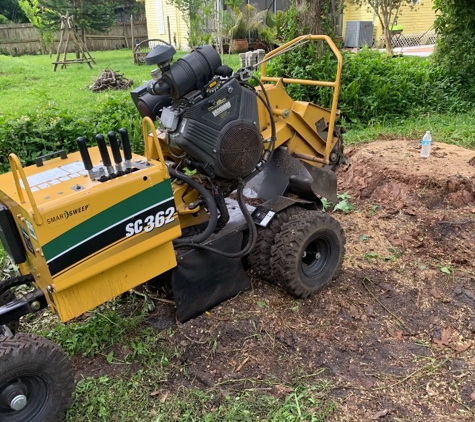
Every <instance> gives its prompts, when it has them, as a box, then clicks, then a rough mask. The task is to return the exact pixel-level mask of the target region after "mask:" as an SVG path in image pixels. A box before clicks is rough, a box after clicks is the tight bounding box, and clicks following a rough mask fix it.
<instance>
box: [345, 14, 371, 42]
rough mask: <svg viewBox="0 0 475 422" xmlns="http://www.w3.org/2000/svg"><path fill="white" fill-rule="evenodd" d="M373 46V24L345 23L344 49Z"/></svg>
mask: <svg viewBox="0 0 475 422" xmlns="http://www.w3.org/2000/svg"><path fill="white" fill-rule="evenodd" d="M365 45H367V46H368V47H371V46H372V45H373V22H369V21H348V22H346V32H345V47H358V48H361V47H364V46H365Z"/></svg>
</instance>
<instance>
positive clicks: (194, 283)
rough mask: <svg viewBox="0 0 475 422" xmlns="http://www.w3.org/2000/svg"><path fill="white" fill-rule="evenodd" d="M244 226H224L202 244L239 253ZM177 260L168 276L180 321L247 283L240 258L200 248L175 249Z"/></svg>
mask: <svg viewBox="0 0 475 422" xmlns="http://www.w3.org/2000/svg"><path fill="white" fill-rule="evenodd" d="M244 228H246V226H245V225H244V226H241V227H240V228H234V229H232V230H229V229H228V227H226V228H225V229H224V230H223V231H221V232H219V233H218V234H217V235H214V236H212V237H211V240H209V241H208V242H205V243H204V244H205V245H207V246H210V247H212V248H215V249H218V250H220V251H224V252H233V253H235V252H239V251H240V250H241V249H242V243H243V232H242V230H243V229H244ZM226 229H228V230H226ZM177 261H178V265H177V267H175V268H174V269H173V270H171V271H170V272H169V274H168V275H169V276H171V283H172V288H173V295H174V297H175V305H176V309H177V318H178V321H180V322H186V321H188V320H190V319H192V318H195V317H196V316H198V315H201V314H202V313H203V312H205V311H207V310H209V309H211V308H213V307H214V306H216V305H218V304H220V303H221V302H224V301H225V300H227V299H230V298H231V297H234V296H236V295H237V294H238V293H240V292H242V291H244V290H247V289H249V288H250V286H251V280H250V279H249V277H248V276H247V274H246V272H245V271H244V268H243V266H242V263H241V259H240V258H227V257H224V256H222V255H219V254H217V253H215V252H211V251H206V250H203V249H189V250H185V249H178V250H177Z"/></svg>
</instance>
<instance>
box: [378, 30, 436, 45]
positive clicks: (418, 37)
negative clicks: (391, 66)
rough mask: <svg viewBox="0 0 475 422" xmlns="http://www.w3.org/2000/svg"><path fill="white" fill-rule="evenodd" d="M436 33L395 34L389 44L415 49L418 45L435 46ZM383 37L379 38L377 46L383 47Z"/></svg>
mask: <svg viewBox="0 0 475 422" xmlns="http://www.w3.org/2000/svg"><path fill="white" fill-rule="evenodd" d="M436 41H437V33H436V32H435V31H427V32H419V33H417V34H404V33H402V34H396V35H393V37H392V40H391V43H392V46H393V48H395V47H417V46H420V45H428V44H435V43H436ZM384 44H385V41H384V37H383V36H382V37H380V38H379V46H380V47H381V48H383V47H384Z"/></svg>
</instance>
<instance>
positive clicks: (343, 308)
mask: <svg viewBox="0 0 475 422" xmlns="http://www.w3.org/2000/svg"><path fill="white" fill-rule="evenodd" d="M348 153H349V158H350V160H349V164H348V165H347V166H346V167H345V168H342V169H341V171H340V175H339V179H340V186H339V190H340V192H349V193H350V194H351V195H352V196H353V198H352V199H351V200H350V201H351V202H352V204H353V205H354V206H355V208H356V210H355V211H353V212H351V213H349V214H341V213H338V214H334V216H335V217H336V218H338V219H339V220H340V221H341V223H342V225H343V227H344V229H345V233H346V237H347V253H346V256H345V260H344V265H343V269H342V271H341V273H340V274H339V276H338V278H337V279H336V280H335V281H334V283H332V284H331V285H330V286H328V287H327V288H326V289H324V290H323V291H322V292H320V293H319V294H318V295H316V296H315V297H313V298H310V299H305V300H296V299H294V298H292V297H291V296H289V295H288V294H286V293H284V292H283V291H281V290H280V289H278V288H277V287H275V286H271V285H268V284H265V283H263V282H261V281H260V280H259V279H257V278H256V277H253V289H252V290H251V291H249V292H244V293H242V294H241V295H239V296H238V297H236V298H234V299H232V300H230V301H227V302H226V303H223V304H222V305H220V306H218V307H216V308H215V309H213V310H211V311H210V312H208V313H206V314H205V315H202V316H200V317H198V318H196V319H194V320H192V321H189V322H188V323H186V324H178V325H177V326H176V328H175V329H174V330H172V331H171V332H170V331H164V332H162V335H163V336H164V337H165V339H166V341H167V342H168V343H169V344H170V346H172V347H173V348H174V350H177V351H179V352H178V353H177V357H176V358H174V359H172V360H171V362H170V364H171V366H172V368H173V371H171V372H170V373H171V374H173V375H172V376H171V377H170V379H168V380H167V381H166V382H164V383H163V384H161V388H163V390H164V392H165V391H172V392H173V391H176V390H177V389H178V388H179V387H181V386H185V387H186V386H194V387H199V388H203V389H208V388H214V389H215V391H217V392H218V393H220V394H217V395H216V396H215V397H217V398H216V400H217V404H216V405H218V404H219V403H218V402H219V400H220V398H219V397H222V398H223V400H224V397H225V396H226V395H227V394H228V393H229V392H232V391H235V390H239V391H242V390H249V391H254V392H255V393H256V394H273V395H277V396H282V397H285V396H287V395H288V393H289V391H292V390H291V389H290V388H294V387H295V386H296V385H298V384H305V385H311V384H313V383H315V382H317V381H318V380H321V379H326V380H328V381H329V382H330V383H331V389H330V392H329V397H328V398H329V399H330V400H334V401H336V403H337V406H336V410H335V411H334V412H333V414H332V415H331V416H330V417H329V419H328V420H329V421H369V420H384V421H411V422H418V421H420V422H422V421H424V422H426V421H448V420H460V421H473V420H474V416H475V375H474V369H473V368H475V264H474V261H473V251H474V250H475V197H474V192H475V167H474V166H473V164H472V163H471V161H473V157H474V156H475V153H474V152H473V151H469V150H464V149H461V148H457V147H455V146H450V145H442V144H435V145H434V147H433V150H432V155H431V156H430V158H428V159H422V158H420V157H419V150H418V142H414V141H407V140H403V141H398V140H394V141H384V142H383V141H381V142H375V143H371V144H367V145H360V146H357V147H354V148H352V149H351V150H349V151H348ZM157 306H159V307H160V306H161V307H162V308H164V309H165V310H164V311H163V313H162V314H159V315H157V314H156V315H155V316H154V317H153V318H152V319H151V320H150V321H149V324H150V325H152V326H154V325H155V326H156V327H157V328H158V329H159V328H163V327H165V328H167V327H168V326H169V324H171V323H173V319H172V317H171V316H170V313H169V310H170V309H171V308H170V307H167V306H166V305H163V304H159V305H157Z"/></svg>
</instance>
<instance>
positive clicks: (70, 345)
mask: <svg viewBox="0 0 475 422" xmlns="http://www.w3.org/2000/svg"><path fill="white" fill-rule="evenodd" d="M143 319H144V316H143V315H141V314H138V315H125V316H124V315H122V314H120V313H119V312H118V311H117V310H116V309H115V306H114V302H108V303H107V304H105V305H102V306H101V307H99V308H97V309H96V310H94V311H93V312H92V313H91V315H90V316H88V317H87V319H86V320H85V321H78V322H70V323H68V324H62V323H59V324H57V325H56V326H55V327H54V328H53V329H52V330H50V331H49V332H48V333H43V334H46V337H48V338H49V339H51V340H52V341H54V342H55V343H58V344H59V345H60V346H61V347H62V348H63V349H64V351H65V352H66V353H67V354H68V355H70V356H75V355H82V356H89V357H94V356H97V355H98V354H104V353H105V352H107V351H108V349H110V348H111V347H112V346H114V345H115V344H118V343H120V344H123V343H124V339H125V336H127V335H130V334H132V333H133V332H134V330H135V329H136V328H137V327H138V325H139V324H140V323H141V322H143ZM133 342H134V340H132V343H133ZM135 342H136V344H137V343H143V340H140V338H139V337H138V336H137V337H136V338H135ZM125 343H126V342H125ZM148 343H149V341H148ZM135 348H136V349H137V348H138V346H136V347H135ZM142 348H143V346H142ZM138 354H140V353H139V352H138V351H133V352H132V354H131V355H132V356H131V357H132V359H135V358H136V356H137V355H138Z"/></svg>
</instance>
